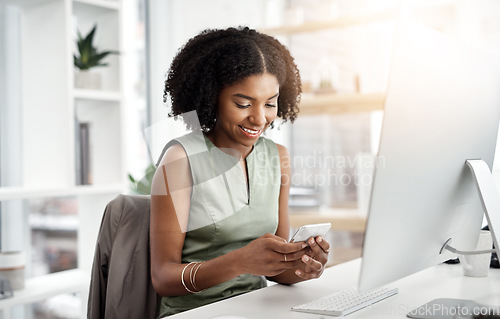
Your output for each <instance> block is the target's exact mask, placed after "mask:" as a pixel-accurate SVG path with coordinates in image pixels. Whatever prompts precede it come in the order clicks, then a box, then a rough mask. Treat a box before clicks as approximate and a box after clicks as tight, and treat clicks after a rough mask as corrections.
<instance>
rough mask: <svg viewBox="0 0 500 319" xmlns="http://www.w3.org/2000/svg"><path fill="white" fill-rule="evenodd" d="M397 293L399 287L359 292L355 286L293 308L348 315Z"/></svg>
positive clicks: (303, 310)
mask: <svg viewBox="0 0 500 319" xmlns="http://www.w3.org/2000/svg"><path fill="white" fill-rule="evenodd" d="M397 293H398V289H397V288H384V287H382V288H377V289H373V290H370V291H366V292H359V291H358V290H357V288H356V287H353V288H350V289H346V290H342V291H339V292H336V293H333V294H331V295H328V296H325V297H322V298H320V299H316V300H313V301H310V302H308V303H305V304H303V305H300V306H296V307H293V308H292V310H293V311H299V312H309V313H315V314H320V315H329V316H335V317H338V316H346V315H348V314H350V313H353V312H355V311H357V310H359V309H362V308H365V307H367V306H369V305H371V304H374V303H376V302H378V301H380V300H383V299H385V298H387V297H390V296H392V295H395V294H397Z"/></svg>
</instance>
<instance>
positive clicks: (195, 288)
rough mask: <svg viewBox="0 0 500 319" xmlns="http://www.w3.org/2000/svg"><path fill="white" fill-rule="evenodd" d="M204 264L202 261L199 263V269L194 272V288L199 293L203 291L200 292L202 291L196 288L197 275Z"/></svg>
mask: <svg viewBox="0 0 500 319" xmlns="http://www.w3.org/2000/svg"><path fill="white" fill-rule="evenodd" d="M203 263H204V261H202V262H201V263H199V264H198V265H197V266H198V267H197V268H196V270H195V271H194V276H193V282H192V284H193V287H194V288H195V289H196V290H198V292H200V291H201V290H200V289H198V287H196V274H197V273H198V270H199V269H200V267H201V265H202V264H203Z"/></svg>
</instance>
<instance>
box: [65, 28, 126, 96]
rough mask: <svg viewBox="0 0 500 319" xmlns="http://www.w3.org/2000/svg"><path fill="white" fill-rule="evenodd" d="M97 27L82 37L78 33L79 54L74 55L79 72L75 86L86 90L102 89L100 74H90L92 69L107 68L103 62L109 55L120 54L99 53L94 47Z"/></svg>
mask: <svg viewBox="0 0 500 319" xmlns="http://www.w3.org/2000/svg"><path fill="white" fill-rule="evenodd" d="M96 29H97V25H94V27H93V28H92V30H90V32H89V33H88V34H87V35H86V36H85V37H82V35H81V34H80V31H78V39H77V41H76V44H77V46H78V54H74V55H73V61H74V64H75V67H76V68H77V69H78V72H76V73H75V86H76V87H78V88H86V89H100V86H101V83H100V82H101V81H100V80H101V79H100V74H98V73H91V72H89V70H90V69H92V68H94V67H98V66H107V65H108V64H107V63H103V62H102V60H103V59H104V58H105V57H106V56H108V55H109V54H118V51H102V52H99V51H98V50H97V48H96V47H95V46H94V43H93V42H94V35H95V32H96Z"/></svg>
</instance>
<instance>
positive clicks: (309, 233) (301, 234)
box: [290, 223, 332, 243]
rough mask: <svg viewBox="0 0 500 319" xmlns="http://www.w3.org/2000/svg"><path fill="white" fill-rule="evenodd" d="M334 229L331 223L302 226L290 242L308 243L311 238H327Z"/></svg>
mask: <svg viewBox="0 0 500 319" xmlns="http://www.w3.org/2000/svg"><path fill="white" fill-rule="evenodd" d="M331 227H332V224H331V223H322V224H309V225H303V226H300V228H299V229H297V231H296V232H295V234H294V235H293V236H292V239H290V242H291V243H293V242H300V241H306V240H308V239H309V238H311V237H316V236H325V235H326V233H327V232H328V231H329V230H330V228H331Z"/></svg>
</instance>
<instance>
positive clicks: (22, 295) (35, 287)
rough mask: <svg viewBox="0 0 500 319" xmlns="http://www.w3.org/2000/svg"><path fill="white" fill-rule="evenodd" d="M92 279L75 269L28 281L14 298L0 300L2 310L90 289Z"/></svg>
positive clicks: (17, 291) (15, 293)
mask: <svg viewBox="0 0 500 319" xmlns="http://www.w3.org/2000/svg"><path fill="white" fill-rule="evenodd" d="M89 283H90V277H89V276H88V275H86V274H85V273H84V272H82V271H80V270H77V269H74V270H67V271H61V272H57V273H53V274H49V275H45V276H39V277H35V278H30V279H27V280H26V282H25V287H24V289H20V290H15V291H14V297H12V298H8V299H2V300H0V309H6V308H9V307H13V306H16V305H21V304H26V303H32V302H36V301H40V300H44V299H47V298H50V297H53V296H57V295H60V294H64V293H72V292H78V291H84V290H86V289H88V286H89Z"/></svg>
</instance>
